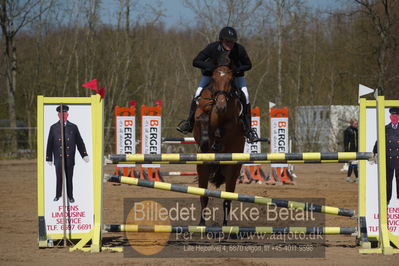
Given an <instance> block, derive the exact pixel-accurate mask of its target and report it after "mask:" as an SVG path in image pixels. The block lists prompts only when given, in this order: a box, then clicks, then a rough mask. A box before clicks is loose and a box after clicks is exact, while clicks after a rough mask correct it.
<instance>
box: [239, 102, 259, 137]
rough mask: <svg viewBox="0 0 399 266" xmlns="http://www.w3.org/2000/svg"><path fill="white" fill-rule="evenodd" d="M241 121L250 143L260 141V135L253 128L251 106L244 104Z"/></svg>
mask: <svg viewBox="0 0 399 266" xmlns="http://www.w3.org/2000/svg"><path fill="white" fill-rule="evenodd" d="M241 120H242V124H243V128H244V136H245V137H246V138H247V139H248V140H247V141H248V142H249V143H253V142H257V141H259V137H258V134H257V133H256V131H255V129H254V128H252V127H251V120H252V119H251V104H250V103H249V104H243V112H242V115H241Z"/></svg>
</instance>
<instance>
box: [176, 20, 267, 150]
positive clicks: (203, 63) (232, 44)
mask: <svg viewBox="0 0 399 266" xmlns="http://www.w3.org/2000/svg"><path fill="white" fill-rule="evenodd" d="M226 51H230V54H229V57H230V59H231V60H232V62H233V64H234V65H233V66H232V72H233V74H234V83H235V85H236V87H237V88H240V89H241V92H242V93H241V95H242V94H243V96H242V97H239V99H240V101H241V104H242V106H243V112H242V115H241V117H240V118H241V120H242V122H243V127H244V135H245V137H246V138H247V139H248V142H250V143H252V142H256V141H259V138H258V135H257V133H256V131H255V130H254V129H253V128H252V127H251V104H250V102H249V95H248V89H247V84H246V81H245V78H244V71H248V70H250V69H251V67H252V63H251V60H250V59H249V57H248V54H247V52H246V51H245V48H244V47H243V46H242V45H240V44H238V43H237V32H236V30H235V29H234V28H232V27H224V28H223V29H222V30H221V31H220V33H219V41H217V42H213V43H210V44H209V45H208V46H207V47H206V48H205V49H204V50H202V51H201V52H199V54H198V55H197V56H196V57H195V58H194V60H193V66H194V67H197V68H200V69H201V70H202V77H201V80H200V82H199V85H198V89H197V91H196V93H195V95H194V98H193V100H192V101H191V107H190V112H189V115H188V119H187V120H183V121H181V122H180V123H179V125H178V126H177V128H176V129H177V130H178V131H180V132H182V133H183V134H187V133H189V132H192V131H193V127H194V114H195V110H196V108H197V103H196V100H197V98H198V97H199V96H200V94H201V91H202V89H203V88H205V86H206V85H208V84H209V83H210V82H211V80H212V72H213V70H214V69H215V68H216V67H217V66H216V65H215V64H214V63H213V62H214V61H215V60H216V59H217V58H218V57H219V55H220V54H221V53H222V52H226Z"/></svg>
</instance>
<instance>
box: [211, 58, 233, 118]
mask: <svg viewBox="0 0 399 266" xmlns="http://www.w3.org/2000/svg"><path fill="white" fill-rule="evenodd" d="M212 78H213V81H214V83H213V91H214V97H215V100H216V111H217V112H218V113H220V112H225V111H226V109H227V101H228V95H229V94H230V92H231V88H232V86H231V81H232V79H233V73H232V72H231V60H230V58H229V52H224V53H222V54H221V55H220V56H219V58H218V59H217V67H216V69H215V70H214V71H213V74H212Z"/></svg>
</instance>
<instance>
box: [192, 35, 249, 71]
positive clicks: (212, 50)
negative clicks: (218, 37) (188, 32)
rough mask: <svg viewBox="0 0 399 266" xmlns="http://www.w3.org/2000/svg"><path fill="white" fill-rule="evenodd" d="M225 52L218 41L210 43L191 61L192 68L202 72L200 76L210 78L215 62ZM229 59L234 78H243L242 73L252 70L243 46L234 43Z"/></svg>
mask: <svg viewBox="0 0 399 266" xmlns="http://www.w3.org/2000/svg"><path fill="white" fill-rule="evenodd" d="M225 51H226V50H225V49H224V48H223V45H222V43H221V42H220V41H218V42H213V43H210V44H209V45H208V46H207V47H205V49H204V50H202V51H201V52H199V54H198V55H197V56H196V57H195V58H194V60H193V66H194V67H197V68H200V69H201V70H202V75H204V76H212V72H213V70H214V69H215V67H216V65H215V61H216V60H217V58H218V57H219V55H220V54H221V53H222V52H225ZM229 58H230V59H231V60H232V63H233V67H232V70H233V73H234V76H236V77H241V76H244V71H248V70H250V69H251V68H252V63H251V60H250V59H249V57H248V54H247V51H245V48H244V46H242V45H240V44H238V43H235V44H234V47H233V49H232V50H231V51H230V54H229Z"/></svg>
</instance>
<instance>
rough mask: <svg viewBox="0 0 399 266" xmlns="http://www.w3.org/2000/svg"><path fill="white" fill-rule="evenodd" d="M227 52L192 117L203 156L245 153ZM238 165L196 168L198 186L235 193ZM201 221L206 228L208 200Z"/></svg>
mask: <svg viewBox="0 0 399 266" xmlns="http://www.w3.org/2000/svg"><path fill="white" fill-rule="evenodd" d="M228 55H229V54H228V52H226V53H223V54H222V55H221V56H220V57H219V58H218V60H217V62H216V63H217V64H216V65H217V67H216V69H215V70H214V71H213V75H212V80H213V81H212V82H211V83H210V84H209V85H208V86H207V87H205V88H204V89H203V91H202V93H201V95H200V97H199V98H198V108H197V110H196V113H195V123H194V138H195V140H196V142H197V143H199V149H200V152H202V153H241V152H243V150H244V143H245V138H244V132H243V128H242V125H241V120H240V119H239V116H240V112H241V109H242V107H241V104H240V101H239V99H238V97H237V93H236V90H235V89H234V87H233V80H234V77H233V73H232V71H231V61H230V59H229V57H228ZM240 170H241V164H231V165H197V173H198V186H199V187H200V188H207V187H208V181H209V182H211V183H212V184H214V185H215V186H216V187H217V188H218V187H220V186H221V185H222V184H223V183H225V184H226V189H225V190H226V191H227V192H234V190H235V187H236V181H237V178H238V177H239V175H240ZM200 201H201V221H200V225H205V219H204V217H203V215H202V214H203V212H202V210H203V209H204V208H205V207H206V206H207V204H208V197H205V196H201V197H200ZM230 206H231V200H224V201H223V210H224V216H223V225H224V226H225V225H227V219H228V215H229V211H230Z"/></svg>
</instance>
